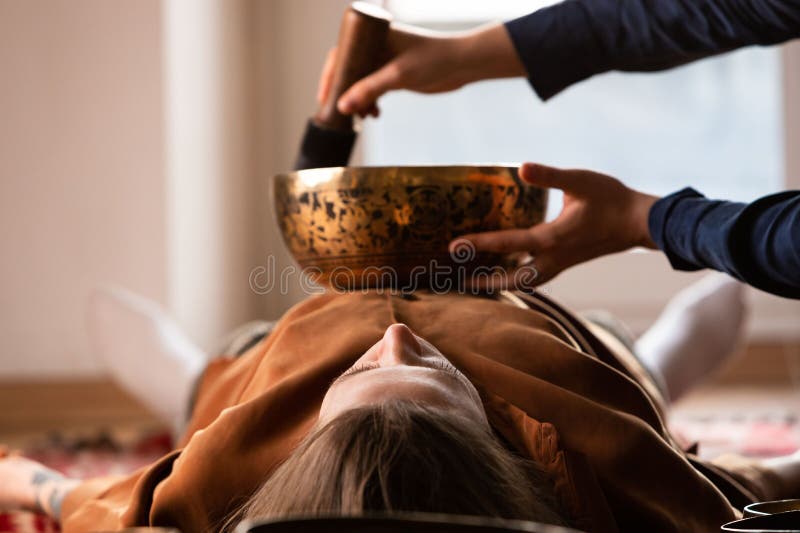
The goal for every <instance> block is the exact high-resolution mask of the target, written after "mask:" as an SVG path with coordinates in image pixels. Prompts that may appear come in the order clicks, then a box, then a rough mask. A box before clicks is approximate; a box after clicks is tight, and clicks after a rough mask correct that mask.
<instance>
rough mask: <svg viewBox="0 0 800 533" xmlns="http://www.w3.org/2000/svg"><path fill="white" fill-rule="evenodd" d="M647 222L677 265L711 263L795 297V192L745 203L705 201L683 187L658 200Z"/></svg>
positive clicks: (798, 292) (799, 224) (798, 210)
mask: <svg viewBox="0 0 800 533" xmlns="http://www.w3.org/2000/svg"><path fill="white" fill-rule="evenodd" d="M649 226H650V236H651V237H652V238H653V240H654V241H655V243H656V244H657V245H658V247H659V248H660V249H661V250H663V251H664V253H665V254H666V255H667V257H668V258H669V261H670V263H671V264H672V266H673V268H675V269H677V270H699V269H701V268H713V269H716V270H721V271H723V272H727V273H729V274H731V275H733V276H735V277H736V278H738V279H740V280H742V281H744V282H746V283H749V284H750V285H753V286H754V287H757V288H759V289H762V290H764V291H767V292H771V293H773V294H777V295H778V296H784V297H786V298H800V191H786V192H781V193H777V194H772V195H769V196H765V197H763V198H759V199H758V200H756V201H755V202H753V203H751V204H744V203H736V202H725V201H720V200H708V199H706V198H705V197H704V196H703V195H701V194H700V193H698V192H697V191H695V190H694V189H689V188H687V189H683V190H681V191H678V192H676V193H674V194H671V195H669V196H665V197H664V198H661V199H660V200H658V201H657V202H656V203H655V204H654V205H653V208H652V209H651V210H650V218H649Z"/></svg>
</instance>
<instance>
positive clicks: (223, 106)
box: [163, 0, 269, 348]
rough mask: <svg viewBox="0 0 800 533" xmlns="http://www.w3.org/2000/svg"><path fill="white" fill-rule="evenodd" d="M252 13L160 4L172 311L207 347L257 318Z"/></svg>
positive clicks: (187, 0) (233, 0)
mask: <svg viewBox="0 0 800 533" xmlns="http://www.w3.org/2000/svg"><path fill="white" fill-rule="evenodd" d="M251 12H252V5H251V2H249V1H248V0H227V1H225V2H220V1H217V0H168V1H165V2H163V13H164V24H163V32H164V37H165V43H164V56H163V58H164V68H163V77H164V86H163V87H164V95H165V102H166V113H165V119H166V120H165V124H166V156H167V157H166V159H167V161H166V163H167V164H166V169H167V172H166V173H167V179H166V182H167V205H168V220H167V223H168V224H167V228H168V241H167V252H168V267H167V272H168V281H169V283H168V306H169V308H170V310H171V311H172V313H173V314H174V315H175V316H176V318H177V319H178V321H179V322H180V324H181V325H182V326H183V327H184V328H186V330H187V331H188V332H190V334H191V335H192V337H193V338H194V340H195V341H197V342H199V343H200V344H201V345H202V346H205V347H209V348H210V347H212V346H214V344H215V343H216V342H218V341H219V339H220V338H221V337H222V336H223V335H224V334H225V333H226V332H227V331H229V330H230V329H232V328H234V327H236V326H237V325H240V324H242V323H243V322H245V321H247V320H250V319H252V318H254V317H255V316H256V315H257V310H256V308H257V305H258V301H257V297H256V294H255V293H253V292H252V291H251V290H250V288H249V285H248V274H249V271H250V269H251V268H252V265H253V263H254V262H255V261H256V260H257V253H256V247H257V243H258V242H259V232H258V227H257V224H256V220H257V218H256V209H257V208H258V207H259V206H260V205H259V203H258V198H257V197H256V195H255V194H254V191H255V190H256V187H257V184H256V179H257V167H256V158H255V154H254V149H255V148H256V146H255V141H254V138H253V131H254V128H255V123H256V117H255V115H254V114H253V112H252V109H251V108H252V106H253V101H254V95H255V87H254V83H255V76H254V73H253V65H254V53H253V50H254V33H255V29H256V27H255V25H254V24H253V23H252V19H251ZM264 96H265V97H267V98H268V97H269V95H264ZM262 207H263V206H262Z"/></svg>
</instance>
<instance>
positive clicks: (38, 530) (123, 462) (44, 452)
mask: <svg viewBox="0 0 800 533" xmlns="http://www.w3.org/2000/svg"><path fill="white" fill-rule="evenodd" d="M671 427H672V430H673V432H675V434H676V435H677V436H678V437H679V438H680V440H681V441H683V442H685V443H687V444H691V443H699V451H700V455H701V456H703V457H713V456H715V455H717V454H719V453H723V452H736V453H740V454H743V455H748V456H755V457H771V456H776V455H783V454H788V453H792V452H794V451H796V450H798V449H800V424H798V420H797V419H796V418H795V417H793V416H789V415H781V416H773V417H771V418H770V417H765V416H756V417H748V416H744V415H730V416H726V417H704V416H698V417H691V416H682V417H680V418H678V419H674V420H673V421H672V423H671ZM171 445H172V443H171V440H170V437H169V434H168V433H166V432H164V431H160V430H148V431H145V432H144V433H135V432H127V433H125V432H114V433H108V432H101V433H98V434H95V435H92V436H88V437H87V436H70V437H65V436H64V435H59V434H54V435H50V436H48V437H46V438H43V439H41V440H40V441H38V442H33V443H31V445H30V446H28V447H27V448H26V450H25V455H26V456H27V457H30V458H32V459H35V460H37V461H40V462H42V463H44V464H45V465H47V466H49V467H51V468H54V469H56V470H59V471H60V472H62V473H64V474H65V475H68V476H70V477H75V478H88V477H93V476H100V475H109V474H126V473H129V472H132V471H134V470H136V469H137V468H140V467H142V466H145V465H147V464H150V463H151V462H153V461H155V460H156V459H158V458H159V457H161V456H162V455H163V454H165V453H167V452H169V451H170V450H171ZM57 531H59V528H58V525H57V524H55V523H54V522H53V521H51V520H49V519H48V518H47V517H44V516H40V515H35V514H32V513H20V512H15V513H2V512H0V533H11V532H14V533H50V532H57Z"/></svg>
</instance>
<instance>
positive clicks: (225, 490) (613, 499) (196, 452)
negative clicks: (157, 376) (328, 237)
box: [63, 292, 735, 533]
mask: <svg viewBox="0 0 800 533" xmlns="http://www.w3.org/2000/svg"><path fill="white" fill-rule="evenodd" d="M528 303H529V304H530V305H531V306H532V307H533V309H528V308H524V309H523V308H520V307H519V306H516V305H512V304H509V302H508V301H493V300H490V299H486V298H478V297H472V296H464V295H434V294H429V293H416V294H415V295H414V297H413V298H400V297H398V296H392V295H388V294H378V293H375V292H370V293H366V294H360V293H355V294H349V295H336V294H328V295H323V296H319V297H314V298H311V299H309V300H307V301H305V302H303V303H301V304H299V305H298V306H296V307H294V308H293V309H292V310H291V311H289V312H288V313H287V314H286V315H285V316H284V318H283V319H282V320H281V322H280V323H279V324H278V326H277V328H276V329H275V330H274V332H273V333H272V334H271V335H270V336H269V337H268V338H266V339H265V340H264V341H262V342H261V343H259V344H258V345H256V346H254V347H253V348H251V349H250V350H249V351H248V352H247V353H246V354H245V355H243V356H242V357H240V358H238V359H233V358H225V357H224V358H220V359H218V360H216V361H214V362H213V363H212V364H211V365H210V366H209V367H208V369H207V370H206V373H205V375H204V377H203V380H202V383H201V385H200V388H199V393H198V397H197V405H196V408H195V411H194V415H193V417H192V420H191V422H190V425H189V428H188V431H187V433H186V435H185V437H184V439H183V441H182V442H181V443H180V446H179V449H177V450H176V451H174V452H173V453H171V454H169V455H167V456H165V457H163V458H162V459H161V460H160V461H158V462H156V463H155V464H153V465H151V466H150V467H148V468H145V469H143V470H140V471H138V472H136V473H134V474H133V475H130V476H127V477H123V478H113V479H95V480H88V481H86V482H85V483H84V484H83V485H81V486H80V487H79V488H78V489H76V490H75V491H73V493H71V494H70V495H69V496H68V498H67V500H66V501H65V504H64V511H63V513H64V521H63V528H64V531H65V532H66V533H73V532H82V531H90V530H98V529H108V530H111V529H115V528H120V527H123V526H134V525H158V526H175V527H178V528H180V529H181V530H183V531H184V532H185V533H190V532H199V531H208V530H212V531H213V530H215V528H216V527H218V525H219V524H220V522H221V521H222V520H224V519H225V517H226V516H227V515H228V514H229V513H230V512H232V511H233V510H234V509H235V506H236V505H237V504H240V503H241V502H243V501H244V500H245V499H246V498H247V497H248V495H250V494H251V493H252V492H253V491H254V490H255V489H256V488H257V487H258V486H259V485H260V484H261V483H262V482H263V480H264V479H265V477H267V476H268V475H269V473H270V471H271V470H272V469H274V468H275V466H276V465H277V464H279V463H280V462H281V461H282V460H284V459H285V458H286V457H287V455H288V454H289V453H290V452H291V450H292V448H293V447H294V446H295V445H296V443H297V442H298V441H299V440H301V439H302V438H303V437H304V435H305V434H306V433H307V432H308V430H309V428H310V427H311V426H312V425H313V424H314V422H315V419H316V416H317V412H318V409H319V405H320V402H321V400H322V397H323V396H324V394H325V391H326V389H327V386H328V384H329V383H330V381H331V380H332V379H333V378H334V377H335V376H337V375H338V374H339V373H341V372H342V371H343V370H344V369H346V368H347V367H348V366H350V365H351V364H352V363H353V362H354V361H355V360H356V359H357V358H358V357H359V356H360V355H361V354H362V353H363V352H364V351H365V350H366V349H367V348H369V347H370V346H371V345H372V344H373V343H375V342H376V341H378V340H379V339H380V338H381V337H382V335H383V333H384V330H385V329H386V327H387V326H389V325H390V324H392V323H395V322H404V323H406V324H408V325H409V327H411V328H412V330H414V331H415V332H416V333H417V334H419V335H421V336H422V337H424V338H426V339H428V340H429V341H430V342H431V343H433V344H434V345H435V346H436V347H438V348H439V349H440V350H441V351H442V353H444V354H445V355H446V356H447V357H448V358H449V359H450V360H451V361H452V362H453V363H454V364H455V365H456V366H457V367H458V368H460V369H461V370H462V371H463V372H464V373H465V374H466V375H467V376H468V377H469V378H470V379H471V380H472V381H473V382H474V383H475V384H476V386H477V387H478V389H479V391H480V392H481V394H482V396H483V399H484V404H485V406H486V410H487V414H488V416H489V420H490V422H491V423H492V425H493V427H495V429H496V430H497V431H499V432H500V433H501V434H503V435H504V437H505V438H506V440H507V441H508V442H510V443H511V445H513V446H515V447H516V448H517V449H518V450H519V451H521V452H523V453H526V454H528V455H529V456H531V457H532V458H533V459H535V460H536V461H539V462H540V463H541V464H542V465H543V467H544V468H545V469H546V471H547V472H548V473H549V474H550V475H551V477H552V479H553V483H554V485H555V488H556V492H557V495H558V496H559V498H560V499H561V501H562V504H563V506H564V507H565V508H566V509H567V510H568V512H569V514H570V515H571V517H572V519H573V520H574V521H575V522H576V526H579V527H582V528H585V529H587V530H591V531H614V530H622V531H651V532H656V531H718V528H719V525H720V524H721V523H723V522H725V521H728V520H731V519H733V518H734V514H735V511H734V509H733V507H732V506H731V505H730V503H729V501H728V499H727V498H726V497H725V496H724V495H723V494H722V492H721V491H720V490H719V489H718V488H717V486H715V484H714V483H712V482H711V481H710V480H709V479H708V478H707V477H706V476H705V475H703V474H702V473H701V472H700V471H699V470H698V469H697V468H696V467H695V466H693V465H692V464H691V463H690V461H689V460H688V459H687V456H686V455H685V454H684V453H683V452H682V451H681V450H680V449H679V448H678V447H677V446H676V445H675V443H674V441H673V440H672V438H671V437H670V435H669V433H668V432H667V430H666V429H665V427H664V423H663V420H662V415H661V410H660V407H659V403H660V399H659V397H658V393H657V391H656V389H655V388H654V387H653V385H652V383H649V381H648V380H647V379H646V377H644V374H643V372H642V370H641V368H640V367H639V366H638V364H637V363H636V361H635V359H634V358H633V357H632V356H631V354H630V353H628V352H626V350H625V348H624V346H622V345H621V344H620V343H615V341H614V339H613V338H611V337H610V336H605V337H604V338H603V339H602V340H601V339H600V337H598V335H599V336H603V334H602V332H600V331H594V332H592V331H591V329H592V328H591V326H588V325H587V324H584V323H582V322H581V321H580V320H579V319H578V318H576V317H575V316H574V315H572V314H570V313H568V312H566V311H564V310H563V309H562V308H560V307H559V306H557V305H556V304H554V303H553V302H550V301H548V300H546V299H544V298H541V297H536V298H528Z"/></svg>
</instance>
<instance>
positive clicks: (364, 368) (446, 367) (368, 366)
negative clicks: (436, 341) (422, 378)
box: [330, 359, 461, 386]
mask: <svg viewBox="0 0 800 533" xmlns="http://www.w3.org/2000/svg"><path fill="white" fill-rule="evenodd" d="M431 366H432V367H433V368H436V369H438V370H442V371H444V372H446V373H447V374H449V375H451V376H453V377H455V378H459V377H460V376H461V372H460V371H459V370H458V369H457V368H456V367H455V366H453V365H452V364H450V363H449V362H447V361H442V360H440V359H436V360H434V361H432V362H431ZM376 368H380V365H379V364H377V363H362V364H360V365H356V366H353V367H350V368H348V369H347V370H345V371H344V372H342V374H341V375H339V377H337V378H336V379H334V380H333V382H332V383H331V385H330V386H333V385H336V384H338V383H341V382H342V381H343V380H345V379H346V378H348V377H350V376H354V375H356V374H360V373H362V372H368V371H370V370H375V369H376ZM423 368H425V367H423Z"/></svg>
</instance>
